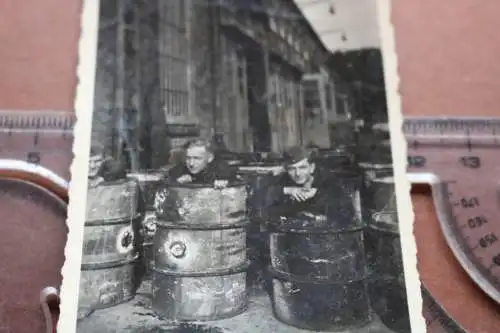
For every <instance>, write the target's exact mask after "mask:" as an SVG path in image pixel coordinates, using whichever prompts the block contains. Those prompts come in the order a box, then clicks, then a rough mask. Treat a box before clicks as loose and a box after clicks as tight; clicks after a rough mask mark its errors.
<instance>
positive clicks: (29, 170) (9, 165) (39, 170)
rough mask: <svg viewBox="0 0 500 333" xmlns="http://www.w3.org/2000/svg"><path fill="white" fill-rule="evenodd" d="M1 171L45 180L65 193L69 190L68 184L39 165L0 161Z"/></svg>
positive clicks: (9, 160)
mask: <svg viewBox="0 0 500 333" xmlns="http://www.w3.org/2000/svg"><path fill="white" fill-rule="evenodd" d="M2 170H5V171H16V172H23V173H26V174H31V175H36V176H38V177H42V178H44V179H47V180H48V181H50V182H51V183H53V184H54V185H56V186H58V187H59V188H61V189H63V190H65V191H68V190H69V182H67V181H66V180H65V179H64V178H62V177H60V176H59V175H57V174H56V173H54V172H52V171H51V170H49V169H47V168H45V167H43V166H41V165H37V164H32V163H28V162H24V161H20V160H13V159H0V171H2Z"/></svg>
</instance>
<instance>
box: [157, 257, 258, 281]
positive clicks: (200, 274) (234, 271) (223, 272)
mask: <svg viewBox="0 0 500 333" xmlns="http://www.w3.org/2000/svg"><path fill="white" fill-rule="evenodd" d="M248 267H250V261H249V260H247V261H246V262H245V263H243V264H241V265H238V266H236V267H233V268H228V269H220V270H214V271H211V272H174V271H170V270H168V269H162V268H157V267H155V266H154V264H153V267H151V270H152V271H153V272H155V273H159V274H162V275H167V276H177V277H193V278H195V277H211V276H223V275H233V274H240V273H243V272H246V271H247V270H248Z"/></svg>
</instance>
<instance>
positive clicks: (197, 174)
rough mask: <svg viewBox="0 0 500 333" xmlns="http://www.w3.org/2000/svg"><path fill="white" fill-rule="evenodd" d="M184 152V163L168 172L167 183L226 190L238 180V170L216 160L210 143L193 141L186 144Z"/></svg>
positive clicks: (201, 140) (199, 140)
mask: <svg viewBox="0 0 500 333" xmlns="http://www.w3.org/2000/svg"><path fill="white" fill-rule="evenodd" d="M184 150H185V155H184V161H183V162H181V163H179V164H177V165H175V166H174V167H173V168H172V169H170V170H169V171H168V173H167V175H166V179H167V182H172V183H180V184H186V183H193V184H212V185H213V186H214V187H215V188H224V187H226V186H227V185H228V184H229V183H230V182H233V181H235V180H237V173H236V170H235V169H234V168H232V167H231V166H229V165H228V164H227V163H226V162H225V161H223V160H220V159H218V158H216V156H215V151H214V148H213V145H212V144H211V142H210V141H207V140H203V139H194V140H191V141H189V142H187V143H186V145H185V146H184Z"/></svg>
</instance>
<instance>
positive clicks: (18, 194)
mask: <svg viewBox="0 0 500 333" xmlns="http://www.w3.org/2000/svg"><path fill="white" fill-rule="evenodd" d="M73 124H74V114H73V113H71V112H31V111H17V110H16V111H0V214H1V216H2V218H3V224H2V225H3V227H2V237H1V240H2V241H1V242H0V252H1V253H2V257H1V259H0V267H2V269H3V273H2V274H0V282H1V283H0V298H1V299H2V305H1V306H0V314H1V317H0V323H1V324H0V325H3V327H4V328H5V330H6V331H8V332H26V333H28V332H29V333H33V332H35V333H42V332H47V331H52V330H53V322H52V321H51V320H49V319H51V318H48V316H49V314H50V313H49V312H50V311H48V310H51V309H50V307H51V306H49V305H54V304H55V303H57V301H56V300H54V295H55V297H56V298H57V289H58V287H59V286H60V283H61V281H62V277H61V273H60V271H61V268H62V265H63V263H64V247H65V244H66V237H67V231H68V228H67V226H66V217H67V202H68V193H67V191H68V182H69V174H70V165H71V161H72V157H73V154H72V142H73V138H72V128H73ZM47 287H49V288H47ZM41 293H42V294H41ZM41 295H42V296H41ZM40 303H42V305H41V304H40ZM48 303H50V304H48ZM53 307H54V306H52V308H53ZM55 307H56V308H57V304H56V306H55ZM0 331H2V327H1V326H0Z"/></svg>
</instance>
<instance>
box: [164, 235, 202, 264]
mask: <svg viewBox="0 0 500 333" xmlns="http://www.w3.org/2000/svg"><path fill="white" fill-rule="evenodd" d="M176 243H179V244H182V245H184V246H185V252H184V254H183V255H182V256H176V254H175V253H173V252H172V251H173V249H171V247H172V245H175V244H176ZM163 251H164V253H165V255H166V256H167V258H168V262H169V263H172V264H174V265H175V266H176V268H177V269H178V270H186V269H188V268H190V267H192V266H193V263H194V262H196V260H197V259H198V257H199V255H200V253H199V251H200V245H199V242H198V241H197V240H195V239H193V237H191V236H190V235H189V234H188V233H187V232H183V231H171V232H170V233H169V234H168V236H167V239H166V240H165V243H164V244H163Z"/></svg>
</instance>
